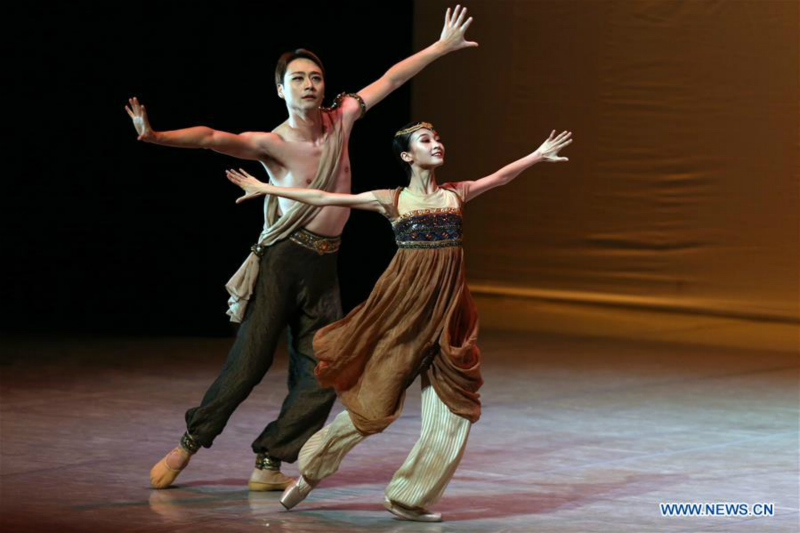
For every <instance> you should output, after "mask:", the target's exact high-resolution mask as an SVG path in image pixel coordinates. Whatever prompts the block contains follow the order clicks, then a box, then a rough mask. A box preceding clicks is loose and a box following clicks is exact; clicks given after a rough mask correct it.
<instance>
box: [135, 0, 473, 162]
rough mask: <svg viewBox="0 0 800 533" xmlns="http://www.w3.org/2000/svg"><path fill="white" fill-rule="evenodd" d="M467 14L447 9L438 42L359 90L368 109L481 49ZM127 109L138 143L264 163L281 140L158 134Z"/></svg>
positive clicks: (141, 112) (355, 114)
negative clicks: (451, 57)
mask: <svg viewBox="0 0 800 533" xmlns="http://www.w3.org/2000/svg"><path fill="white" fill-rule="evenodd" d="M466 13H467V9H466V8H462V7H461V6H456V8H455V9H454V10H453V11H452V12H451V10H450V8H448V9H447V11H446V13H445V20H444V26H443V28H442V33H441V35H440V37H439V40H438V41H436V42H435V43H433V44H432V45H430V46H428V47H427V48H425V49H424V50H421V51H419V52H417V53H416V54H414V55H413V56H411V57H408V58H406V59H404V60H403V61H400V62H399V63H397V64H396V65H394V66H393V67H392V68H390V69H389V70H388V71H386V73H385V74H384V75H383V76H381V77H380V78H379V79H378V80H376V81H375V82H373V83H371V84H370V85H368V86H367V87H365V88H363V89H361V90H360V91H358V95H359V96H360V97H361V99H362V100H363V101H364V104H365V106H366V110H368V109H371V108H372V107H374V106H375V105H376V104H378V103H379V102H380V101H381V100H383V99H384V98H386V96H388V95H389V94H390V93H391V92H392V91H395V90H396V89H398V88H399V87H400V86H402V85H403V84H404V83H406V82H407V81H408V80H410V79H411V78H412V77H414V76H415V75H417V74H418V73H419V72H420V71H421V70H422V69H424V68H425V67H427V66H428V65H429V64H431V63H432V62H433V61H435V60H437V59H439V58H440V57H442V56H444V55H446V54H449V53H450V52H455V51H456V50H460V49H462V48H472V47H476V46H478V43H476V42H474V41H467V40H466V39H465V34H466V31H467V28H469V26H470V25H471V24H472V17H470V18H466ZM465 18H466V20H465ZM341 107H342V109H343V112H344V118H345V120H346V121H348V122H349V124H352V122H354V121H355V120H357V119H358V118H359V117H360V116H361V114H362V110H361V107H360V104H359V103H358V102H357V101H355V100H354V99H352V98H347V99H344V100H343V101H342V103H341ZM125 110H126V111H127V113H128V115H129V116H130V117H131V119H132V120H133V125H134V127H135V128H136V133H137V134H138V137H137V139H138V140H140V141H144V142H149V143H153V144H160V145H163V146H173V147H177V148H206V149H210V150H214V151H216V152H220V153H223V154H226V155H230V156H232V157H236V158H238V159H246V160H251V161H263V160H264V159H266V158H270V157H274V156H275V150H274V149H273V148H274V146H275V144H276V143H278V142H280V140H281V139H280V136H279V135H277V134H276V133H271V132H244V133H240V134H235V133H228V132H225V131H220V130H215V129H212V128H209V127H207V126H196V127H192V128H185V129H179V130H172V131H155V130H153V128H152V127H151V126H150V120H149V117H148V115H147V109H146V108H145V106H144V104H141V103H140V102H139V100H138V98H136V97H133V98H130V99H129V100H128V105H126V106H125Z"/></svg>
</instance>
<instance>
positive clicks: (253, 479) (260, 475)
mask: <svg viewBox="0 0 800 533" xmlns="http://www.w3.org/2000/svg"><path fill="white" fill-rule="evenodd" d="M293 482H294V478H290V477H288V476H286V475H284V474H283V473H282V472H281V471H280V470H267V469H263V470H262V469H260V468H256V469H255V470H253V473H252V474H251V475H250V480H249V481H248V482H247V487H248V488H249V489H250V490H251V491H254V492H266V491H271V490H284V489H286V487H288V486H289V485H291V484H292V483H293Z"/></svg>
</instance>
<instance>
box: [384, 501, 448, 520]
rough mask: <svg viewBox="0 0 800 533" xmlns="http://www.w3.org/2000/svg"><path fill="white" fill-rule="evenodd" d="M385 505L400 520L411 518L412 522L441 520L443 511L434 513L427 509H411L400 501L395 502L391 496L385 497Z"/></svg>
mask: <svg viewBox="0 0 800 533" xmlns="http://www.w3.org/2000/svg"><path fill="white" fill-rule="evenodd" d="M383 506H384V507H386V510H387V511H389V512H390V513H392V514H393V515H395V516H396V517H397V518H399V519H400V520H410V521H412V522H441V521H442V515H441V513H432V512H430V511H427V510H425V509H409V508H408V507H405V506H403V505H400V504H399V503H396V502H393V501H392V500H390V499H389V498H386V499H384V501H383Z"/></svg>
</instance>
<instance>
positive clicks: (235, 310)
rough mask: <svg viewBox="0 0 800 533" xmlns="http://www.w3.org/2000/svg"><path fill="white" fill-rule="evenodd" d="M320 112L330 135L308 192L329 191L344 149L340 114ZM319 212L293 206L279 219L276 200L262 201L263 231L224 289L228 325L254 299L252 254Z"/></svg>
mask: <svg viewBox="0 0 800 533" xmlns="http://www.w3.org/2000/svg"><path fill="white" fill-rule="evenodd" d="M322 112H323V120H325V118H326V117H327V119H328V121H329V122H330V131H329V132H328V134H327V136H326V138H325V140H324V144H323V147H322V155H321V156H320V160H319V168H317V175H316V176H315V177H314V180H313V181H312V182H311V184H310V185H309V188H311V189H320V190H323V191H331V189H332V188H333V185H334V182H335V180H336V174H337V171H338V168H339V161H340V160H341V157H342V151H343V149H344V132H343V130H342V119H341V114H340V113H337V112H335V111H330V110H325V109H323V110H322ZM320 209H321V208H320V207H316V206H312V205H308V204H303V203H300V202H295V204H294V205H293V206H292V207H290V208H289V209H288V210H287V211H286V212H285V213H283V215H282V216H281V217H280V218H278V197H277V196H272V195H267V196H266V197H265V198H264V231H262V232H261V236H260V237H259V239H258V244H257V245H256V246H254V247H253V248H252V250H253V251H252V252H251V253H250V255H248V256H247V259H245V261H244V263H243V264H242V266H241V267H239V270H237V271H236V274H234V275H233V277H232V278H231V279H230V280H229V281H228V283H227V284H226V285H225V288H226V289H228V293H229V294H230V298H229V299H228V311H227V314H228V315H229V316H230V317H231V322H241V321H242V319H243V318H244V313H245V309H247V303H248V302H249V300H250V297H251V296H252V295H253V290H254V289H255V286H256V280H257V279H258V270H259V256H258V255H257V254H256V253H255V251H256V250H257V249H258V248H259V247H265V246H270V245H272V244H274V243H276V242H278V241H280V240H283V239H286V238H288V237H289V236H290V235H291V234H292V233H294V232H295V231H297V230H299V229H301V228H303V227H304V226H305V225H306V224H308V223H309V222H311V220H313V219H314V217H315V216H316V215H317V213H319V211H320Z"/></svg>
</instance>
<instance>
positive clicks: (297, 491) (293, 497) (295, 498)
mask: <svg viewBox="0 0 800 533" xmlns="http://www.w3.org/2000/svg"><path fill="white" fill-rule="evenodd" d="M315 486H316V483H311V482H309V481H308V480H307V479H306V478H304V477H303V476H300V477H299V478H297V481H293V482H292V484H291V485H289V486H288V487H287V488H286V490H285V491H283V494H282V495H281V505H283V506H284V507H285V508H286V510H287V511H288V510H289V509H291V508H292V507H294V506H295V505H297V504H298V503H300V502H301V501H303V500H305V499H306V496H308V495H309V493H310V492H311V490H312V489H313V488H314V487H315Z"/></svg>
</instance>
